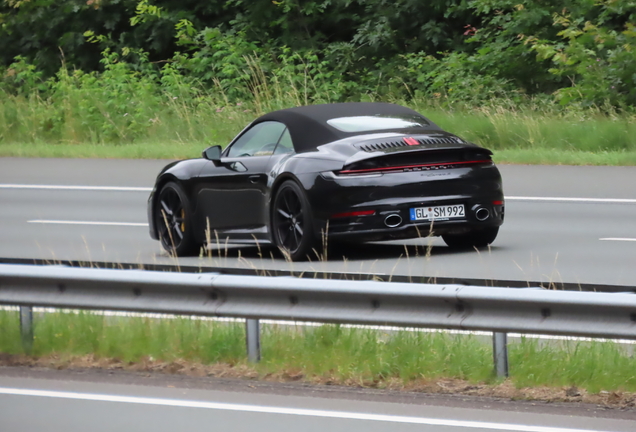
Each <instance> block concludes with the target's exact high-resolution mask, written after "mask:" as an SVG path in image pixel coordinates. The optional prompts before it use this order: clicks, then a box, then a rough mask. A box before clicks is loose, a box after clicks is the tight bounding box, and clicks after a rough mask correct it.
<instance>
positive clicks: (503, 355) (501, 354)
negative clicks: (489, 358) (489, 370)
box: [492, 332, 508, 378]
mask: <svg viewBox="0 0 636 432" xmlns="http://www.w3.org/2000/svg"><path fill="white" fill-rule="evenodd" d="M492 353H493V357H494V361H495V374H496V375H497V377H499V378H507V377H508V335H507V334H506V333H499V332H493V334H492Z"/></svg>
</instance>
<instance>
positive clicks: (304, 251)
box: [272, 180, 314, 261]
mask: <svg viewBox="0 0 636 432" xmlns="http://www.w3.org/2000/svg"><path fill="white" fill-rule="evenodd" d="M272 208H273V210H272V212H273V214H272V234H273V236H274V242H275V244H276V246H278V248H279V249H281V251H282V252H283V254H285V255H288V256H289V258H290V259H291V260H292V261H299V260H302V259H307V255H308V254H309V253H310V252H311V249H312V247H313V245H314V232H313V218H312V216H311V209H310V206H309V202H308V201H307V198H306V197H305V194H304V192H303V190H302V189H301V187H300V186H298V184H297V183H296V182H294V181H292V180H286V181H285V182H284V183H283V184H282V185H281V186H280V188H279V189H278V192H277V193H276V197H275V198H274V205H273V207H272Z"/></svg>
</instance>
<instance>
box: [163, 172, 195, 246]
mask: <svg viewBox="0 0 636 432" xmlns="http://www.w3.org/2000/svg"><path fill="white" fill-rule="evenodd" d="M155 225H156V227H157V233H158V234H159V240H161V245H162V246H163V248H164V249H165V250H166V251H168V252H169V253H170V254H173V255H176V256H185V255H192V254H193V253H195V252H197V251H198V247H197V246H198V245H197V244H196V243H195V242H194V238H193V234H192V222H191V217H190V206H189V205H188V199H187V197H186V196H185V194H184V193H183V190H182V189H181V187H180V186H179V185H178V184H177V183H174V182H169V183H166V184H165V185H164V186H163V187H162V188H161V191H160V192H159V197H158V198H157V205H156V207H155Z"/></svg>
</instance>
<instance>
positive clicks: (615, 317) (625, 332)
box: [0, 265, 636, 376]
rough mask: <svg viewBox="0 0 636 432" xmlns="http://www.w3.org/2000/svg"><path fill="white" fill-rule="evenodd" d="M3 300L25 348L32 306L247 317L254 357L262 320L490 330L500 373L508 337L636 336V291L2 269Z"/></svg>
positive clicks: (49, 268) (0, 291)
mask: <svg viewBox="0 0 636 432" xmlns="http://www.w3.org/2000/svg"><path fill="white" fill-rule="evenodd" d="M0 304H4V305H17V306H21V307H22V309H21V314H20V317H21V325H22V329H23V337H24V343H25V349H28V348H29V344H30V343H32V336H33V327H32V324H31V319H32V314H31V313H30V309H29V308H31V307H33V306H42V307H53V308H73V309H97V310H117V311H130V312H151V313H165V314H178V315H200V316H211V317H236V318H245V319H247V322H246V331H247V348H248V358H249V359H250V360H251V361H258V359H259V358H260V348H259V345H260V343H259V333H260V330H259V322H258V320H259V319H278V320H289V321H313V322H328V323H341V324H370V325H388V326H398V327H424V328H441V329H457V330H483V331H490V332H493V333H494V335H493V348H494V361H495V370H496V372H497V374H498V375H500V376H504V375H507V373H508V372H507V369H508V368H507V353H506V345H507V344H506V333H508V332H516V333H533V334H553V335H565V336H586V337H599V338H625V339H636V295H633V294H628V293H612V294H609V293H593V292H571V291H553V290H545V289H540V288H529V289H505V288H488V287H475V286H464V285H430V284H413V283H409V284H407V283H395V282H373V281H344V280H317V279H298V278H293V277H267V276H237V275H223V274H217V273H199V274H196V273H187V274H183V273H166V272H151V271H142V270H104V269H79V268H67V267H62V266H31V265H0Z"/></svg>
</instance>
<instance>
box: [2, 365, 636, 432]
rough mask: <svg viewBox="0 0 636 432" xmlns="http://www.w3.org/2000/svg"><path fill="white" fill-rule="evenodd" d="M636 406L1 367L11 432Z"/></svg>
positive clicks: (516, 418) (452, 417) (393, 426)
mask: <svg viewBox="0 0 636 432" xmlns="http://www.w3.org/2000/svg"><path fill="white" fill-rule="evenodd" d="M635 428H636V415H635V414H634V412H633V411H619V410H616V409H615V410H609V411H607V410H602V409H598V407H594V406H591V405H569V406H568V404H545V403H530V402H512V401H503V400H497V399H491V398H467V397H452V396H440V395H427V394H422V393H399V392H387V391H374V390H360V389H346V388H337V387H335V388H334V387H332V388H329V387H327V388H324V387H323V388H321V387H314V386H309V385H303V384H271V383H257V382H250V381H239V380H234V381H233V380H218V379H210V378H205V377H203V378H200V377H199V378H191V377H179V376H165V375H164V376H158V375H154V374H143V375H142V374H134V373H132V374H131V373H113V372H112V371H111V372H108V373H104V372H95V371H81V372H74V371H41V370H40V371H38V370H28V369H26V370H21V369H20V368H0V430H3V431H11V432H32V431H38V432H47V431H55V432H57V431H65V432H80V431H81V432H83V431H91V432H99V431H135V432H144V431H152V432H164V431H165V432H173V431H195V430H214V431H219V430H231V431H250V432H253V431H277V432H285V431H290V432H291V431H293V432H297V431H299V430H302V431H306V432H312V431H317V432H318V431H325V430H329V431H331V432H339V431H343V432H357V431H364V432H378V431H392V432H402V431H404V432H407V431H423V432H433V431H434V432H489V431H515V432H583V431H613V432H627V431H633V430H634V429H635Z"/></svg>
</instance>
